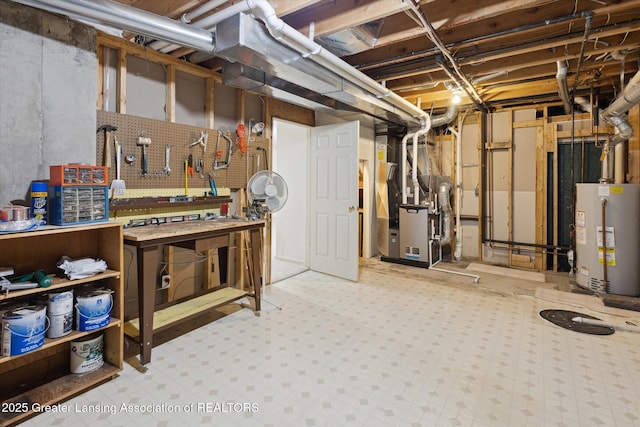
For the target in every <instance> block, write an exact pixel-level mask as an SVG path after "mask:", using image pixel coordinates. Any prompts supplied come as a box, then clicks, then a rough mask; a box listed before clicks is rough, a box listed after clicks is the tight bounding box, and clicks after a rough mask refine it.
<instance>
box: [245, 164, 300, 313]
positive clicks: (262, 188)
mask: <svg viewBox="0 0 640 427" xmlns="http://www.w3.org/2000/svg"><path fill="white" fill-rule="evenodd" d="M288 195H289V190H288V188H287V183H286V182H285V180H284V179H283V178H282V177H281V176H280V175H278V174H277V173H275V172H273V171H270V170H263V171H259V172H256V173H255V174H254V175H253V176H252V177H251V178H249V182H248V183H247V201H248V202H249V206H247V207H245V208H243V210H244V212H245V214H246V216H247V218H248V219H250V220H255V219H260V218H263V217H264V216H265V215H266V214H267V213H273V212H277V211H279V210H280V209H282V207H283V206H284V205H285V203H287V197H288ZM262 286H263V292H264V281H263V285H262ZM262 300H263V301H265V302H267V303H269V304H270V305H272V306H274V307H275V308H277V309H278V310H282V307H280V306H279V305H276V304H274V303H272V302H271V301H269V300H267V299H266V298H264V297H262Z"/></svg>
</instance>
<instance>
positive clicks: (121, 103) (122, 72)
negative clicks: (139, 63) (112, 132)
mask: <svg viewBox="0 0 640 427" xmlns="http://www.w3.org/2000/svg"><path fill="white" fill-rule="evenodd" d="M117 80H118V82H117V84H116V98H117V99H116V112H117V113H120V114H127V52H125V50H124V49H122V48H120V49H118V69H117Z"/></svg>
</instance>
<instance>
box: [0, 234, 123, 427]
mask: <svg viewBox="0 0 640 427" xmlns="http://www.w3.org/2000/svg"><path fill="white" fill-rule="evenodd" d="M122 248H123V245H122V225H121V224H119V223H115V222H107V223H97V224H89V225H78V226H66V227H54V226H44V227H41V228H39V229H38V230H34V231H29V232H24V233H4V234H0V266H4V267H12V268H13V269H14V271H15V274H17V275H20V274H27V273H30V272H33V271H36V270H40V269H43V270H45V271H46V272H47V273H48V274H56V277H55V278H54V280H53V284H52V285H51V286H50V287H47V288H35V289H28V290H20V291H11V292H4V293H2V294H0V303H4V302H8V301H11V302H13V301H15V302H22V301H24V302H30V301H34V300H35V299H37V298H38V297H41V296H42V295H44V294H47V293H49V292H60V291H64V290H67V289H77V288H81V287H83V286H85V285H88V284H99V285H100V286H104V287H105V288H108V289H110V290H111V291H112V292H113V294H112V296H113V307H112V310H111V319H110V322H109V324H108V325H107V326H105V327H104V328H101V329H99V330H98V331H91V332H80V331H77V330H76V329H75V325H74V330H73V331H72V332H71V333H70V334H68V335H65V336H63V337H60V338H52V339H50V338H46V339H45V343H44V345H43V346H42V347H40V348H38V349H37V350H34V351H32V352H29V353H26V354H23V355H20V356H11V357H0V377H1V378H2V387H0V401H1V402H2V403H3V411H1V412H0V426H8V425H14V424H17V423H19V422H21V421H24V420H25V419H26V418H29V417H31V416H34V415H36V414H37V411H38V410H39V408H43V407H47V406H49V405H55V404H57V403H60V402H62V401H64V400H66V399H69V398H70V397H73V396H75V395H77V394H79V393H81V392H83V391H85V390H87V389H90V388H92V387H94V386H95V385H97V384H100V383H102V382H104V381H107V380H109V379H111V378H114V377H115V376H117V374H118V372H120V371H121V370H122V363H123V352H124V350H123V321H122V319H123V306H124V305H123V304H124V296H123V285H122V275H121V272H122V269H123V264H122V263H123V261H122V260H123V258H122V251H123V249H122ZM64 255H66V256H68V257H70V258H71V259H77V258H86V257H89V258H99V259H102V260H104V261H105V262H106V263H107V265H108V267H109V269H108V270H107V271H105V272H104V273H101V274H96V275H94V276H92V277H89V278H86V279H81V280H68V279H66V278H64V277H63V272H62V270H59V269H58V268H57V263H58V261H59V260H60V258H61V257H62V256H64ZM95 333H102V334H103V340H104V350H103V358H104V365H103V366H102V367H101V368H99V369H97V370H95V371H92V372H87V373H83V374H72V373H71V369H70V351H71V350H70V342H71V341H75V340H77V339H79V338H81V337H84V336H88V335H91V334H95ZM5 409H6V410H5Z"/></svg>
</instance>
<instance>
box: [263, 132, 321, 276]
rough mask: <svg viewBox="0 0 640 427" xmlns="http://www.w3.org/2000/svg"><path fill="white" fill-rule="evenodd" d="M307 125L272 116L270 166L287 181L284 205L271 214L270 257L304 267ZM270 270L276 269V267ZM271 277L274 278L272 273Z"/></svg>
mask: <svg viewBox="0 0 640 427" xmlns="http://www.w3.org/2000/svg"><path fill="white" fill-rule="evenodd" d="M310 129H311V128H310V127H309V126H307V125H302V124H299V123H294V122H290V121H287V120H282V119H273V124H272V150H273V151H272V152H273V160H272V163H273V164H272V165H270V166H271V169H272V170H273V171H275V172H277V173H278V174H280V175H281V176H282V177H283V178H284V180H285V181H286V183H287V187H288V189H289V197H288V199H287V203H286V205H285V206H284V207H283V208H282V209H281V210H280V211H278V212H276V213H274V214H273V222H272V238H271V245H272V247H271V257H272V263H274V264H275V263H276V262H277V261H278V260H284V261H293V262H296V263H300V264H301V265H302V266H304V267H305V268H304V269H306V268H308V265H309V253H308V249H307V241H308V229H307V228H308V227H307V217H308V206H307V193H308V164H309V141H310V138H311V136H310ZM272 270H274V271H275V270H277V268H276V267H274V268H272ZM272 280H277V278H274V277H273V276H272Z"/></svg>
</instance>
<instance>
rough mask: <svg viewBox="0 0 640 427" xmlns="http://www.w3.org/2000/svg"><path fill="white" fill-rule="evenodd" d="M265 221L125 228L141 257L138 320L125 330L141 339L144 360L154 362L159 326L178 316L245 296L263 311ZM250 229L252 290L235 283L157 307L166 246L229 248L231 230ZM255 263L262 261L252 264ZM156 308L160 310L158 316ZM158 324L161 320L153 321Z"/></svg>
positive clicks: (199, 249) (128, 242)
mask: <svg viewBox="0 0 640 427" xmlns="http://www.w3.org/2000/svg"><path fill="white" fill-rule="evenodd" d="M264 226H265V221H264V220H257V221H247V220H242V219H239V220H233V219H216V220H206V221H203V220H200V221H186V222H177V223H170V224H161V225H148V226H144V227H133V228H127V229H125V230H124V233H123V237H124V244H125V245H131V246H134V247H135V248H136V256H137V261H138V311H139V313H138V316H139V318H138V319H133V320H130V321H128V322H126V324H125V333H126V334H127V335H129V336H133V337H135V336H137V337H138V341H139V343H140V363H141V364H142V365H144V364H147V363H149V362H150V361H151V348H152V346H153V333H154V330H155V331H158V330H159V329H162V328H164V327H167V326H169V325H170V324H171V323H174V322H175V320H176V319H181V320H185V319H187V318H191V317H194V316H196V315H198V314H200V313H202V312H203V311H205V310H208V309H211V308H214V307H218V306H220V305H223V304H227V303H229V302H231V301H235V300H238V299H240V298H243V297H245V296H249V297H252V298H254V300H255V311H257V312H259V311H260V291H261V287H262V275H261V273H260V265H259V264H260V242H261V239H260V235H261V233H262V229H263V228H264ZM239 231H248V232H249V234H250V240H251V256H250V257H249V262H250V263H252V265H250V268H249V271H251V272H253V283H254V287H253V293H248V292H245V291H241V290H238V289H233V288H228V287H227V288H223V289H220V290H218V291H214V292H211V293H208V294H205V295H203V296H200V297H197V298H195V299H192V300H189V301H186V302H184V303H181V304H178V305H175V306H170V307H168V308H166V309H163V310H161V311H158V312H155V294H156V288H157V283H158V279H157V277H156V276H157V274H156V273H157V267H158V263H159V261H160V249H161V247H162V246H163V245H173V246H179V247H183V248H187V249H192V250H195V251H197V252H203V251H207V250H209V249H215V248H221V247H228V246H229V238H230V234H231V233H235V232H239ZM253 263H256V264H257V265H253ZM154 312H155V315H154ZM154 322H155V323H157V324H154Z"/></svg>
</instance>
